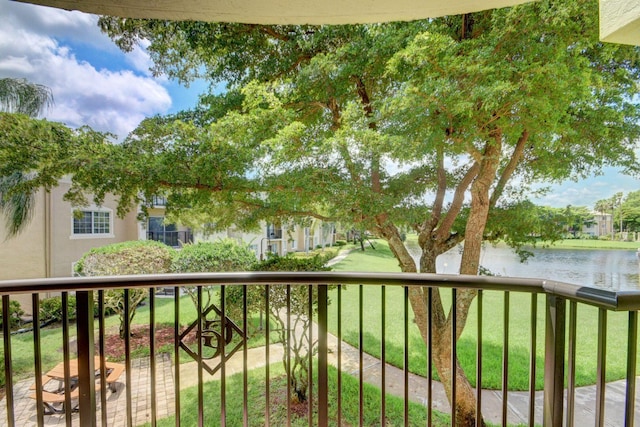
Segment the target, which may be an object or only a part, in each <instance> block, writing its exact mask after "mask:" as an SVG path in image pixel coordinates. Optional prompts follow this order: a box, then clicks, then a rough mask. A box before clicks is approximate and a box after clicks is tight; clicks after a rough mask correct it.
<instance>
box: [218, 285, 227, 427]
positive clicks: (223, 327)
mask: <svg viewBox="0 0 640 427" xmlns="http://www.w3.org/2000/svg"><path fill="white" fill-rule="evenodd" d="M225 300H226V298H225V286H224V285H220V313H221V314H220V335H221V336H222V339H221V340H220V425H223V426H225V425H227V363H226V362H227V350H226V343H227V318H226V307H225V303H226V301H225Z"/></svg>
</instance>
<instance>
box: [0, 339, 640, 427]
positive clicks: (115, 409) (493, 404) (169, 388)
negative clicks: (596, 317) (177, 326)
mask: <svg viewBox="0 0 640 427" xmlns="http://www.w3.org/2000/svg"><path fill="white" fill-rule="evenodd" d="M329 350H330V354H329V362H330V363H332V364H333V365H336V364H337V360H336V355H337V339H336V338H335V337H333V336H331V335H330V336H329ZM282 353H283V349H282V347H281V346H279V345H272V346H271V347H270V352H269V357H270V362H271V363H281V360H282ZM247 360H248V365H249V369H252V368H258V367H261V366H264V364H265V350H264V347H261V348H254V349H249V350H248V351H247ZM131 364H132V369H131V375H132V382H133V389H132V391H131V393H132V405H133V410H132V412H133V424H134V425H140V424H144V423H145V422H150V421H151V420H150V418H149V417H148V414H149V412H150V407H151V403H150V391H149V389H150V380H149V377H150V367H149V361H148V359H133V360H132V361H131ZM358 366H359V352H358V349H357V348H354V347H352V346H350V345H348V344H345V343H343V344H342V370H343V372H345V373H348V374H350V375H354V376H356V377H357V376H358V375H359V369H358ZM242 367H243V359H242V352H241V351H240V352H238V353H236V355H234V357H232V358H231V360H229V361H228V362H227V364H226V367H225V369H226V372H227V375H232V374H235V373H239V372H242ZM380 368H381V362H380V360H378V359H376V358H374V357H372V356H369V355H367V354H364V355H363V379H364V381H365V382H368V383H370V384H373V385H375V386H377V387H379V386H380V380H381V369H380ZM156 370H157V373H158V378H157V384H156V390H157V393H156V396H157V398H158V400H157V410H158V418H162V417H166V416H169V415H172V414H173V409H174V407H175V401H174V395H173V393H174V390H173V385H174V370H173V366H172V363H171V358H170V357H169V355H166V354H164V355H158V356H157V365H156ZM197 372H198V369H197V363H196V362H188V363H183V364H182V365H181V368H180V388H181V389H184V388H188V387H192V386H196V385H197V383H198V375H197ZM385 376H386V383H387V392H388V393H391V394H395V395H398V396H400V397H402V396H403V393H404V387H403V381H404V380H403V378H404V373H403V371H402V370H401V369H398V368H395V367H393V366H390V365H387V366H386V369H385ZM203 377H204V381H210V380H213V379H217V378H219V374H216V375H215V376H210V375H209V374H208V373H207V372H203ZM33 382H34V380H33V379H29V380H24V381H20V382H18V383H16V384H14V391H15V394H14V399H15V410H16V424H17V425H25V426H26V425H35V424H36V411H35V405H36V402H35V400H34V399H31V398H29V394H31V393H32V392H33V391H32V390H29V387H30V386H31V385H32V384H33ZM125 383H126V379H125V374H123V375H122V376H121V377H120V380H119V382H118V384H117V386H118V387H117V392H116V393H113V394H112V393H111V392H107V400H108V402H109V404H108V407H109V413H108V416H107V419H108V425H109V426H112V427H124V426H126V393H125V388H124V387H125V385H126V384H125ZM636 384H637V386H636V387H640V380H638V379H637V380H636ZM426 389H427V381H426V380H425V379H424V378H422V377H418V376H415V375H410V376H409V396H410V399H411V400H413V401H416V402H419V403H422V404H426ZM624 398H625V381H624V380H621V381H616V382H614V383H610V384H608V385H607V390H606V408H605V425H607V426H619V425H622V424H623V422H624V420H623V417H624ZM432 399H433V402H432V404H433V408H434V409H435V410H438V411H441V412H449V411H450V407H449V404H448V401H447V399H446V396H445V394H444V389H443V387H442V385H441V384H439V383H437V382H435V381H434V382H433V397H432ZM575 401H576V408H575V425H591V424H593V422H594V419H595V407H596V387H595V386H588V387H580V388H578V389H576V398H575ZM528 402H529V395H528V392H510V393H509V395H508V422H509V424H519V423H526V422H527V420H528V408H529V406H528ZM542 402H543V394H542V391H539V392H537V393H536V408H537V410H536V414H535V417H536V424H540V425H541V424H542V406H543V404H542ZM482 403H483V405H482V406H483V416H484V417H485V419H486V420H487V421H490V422H493V423H497V424H499V423H501V417H502V393H501V392H500V391H494V390H484V391H483V393H482ZM97 407H98V411H99V409H100V403H99V398H98V404H97ZM636 408H637V410H636V418H637V419H640V397H638V398H636ZM99 417H100V415H98V422H99V419H100V418H99ZM0 419H6V402H5V400H4V399H2V401H0ZM44 423H45V425H46V426H58V425H60V426H62V425H65V415H64V414H59V415H58V414H56V415H45V417H44ZM73 425H79V417H78V414H77V413H75V412H74V413H73Z"/></svg>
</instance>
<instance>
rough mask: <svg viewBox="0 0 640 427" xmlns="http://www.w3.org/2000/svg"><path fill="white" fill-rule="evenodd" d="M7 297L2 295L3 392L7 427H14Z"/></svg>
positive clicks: (9, 318) (9, 319)
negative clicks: (5, 403)
mask: <svg viewBox="0 0 640 427" xmlns="http://www.w3.org/2000/svg"><path fill="white" fill-rule="evenodd" d="M9 303H10V300H9V295H2V340H3V345H4V379H5V384H4V390H5V396H4V398H5V400H6V402H7V427H15V425H16V416H15V408H14V406H13V404H14V399H13V371H12V370H11V365H12V360H13V359H12V357H11V324H10V323H9V322H10V321H11V315H10V313H9V307H10V306H9Z"/></svg>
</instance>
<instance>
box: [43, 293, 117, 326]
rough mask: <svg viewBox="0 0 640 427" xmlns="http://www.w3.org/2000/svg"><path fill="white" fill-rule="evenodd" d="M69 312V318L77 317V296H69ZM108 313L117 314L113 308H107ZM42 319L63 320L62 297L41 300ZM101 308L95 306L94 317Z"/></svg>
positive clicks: (44, 320)
mask: <svg viewBox="0 0 640 427" xmlns="http://www.w3.org/2000/svg"><path fill="white" fill-rule="evenodd" d="M67 310H68V311H67V314H68V316H69V320H75V318H76V297H75V296H74V295H69V296H68V297H67ZM105 311H106V314H115V313H114V312H113V310H105ZM39 313H40V321H41V322H49V321H51V322H60V321H62V297H61V296H56V297H51V298H44V299H42V300H40V310H39ZM99 314H100V308H99V307H98V306H97V305H94V307H93V317H98V315H99Z"/></svg>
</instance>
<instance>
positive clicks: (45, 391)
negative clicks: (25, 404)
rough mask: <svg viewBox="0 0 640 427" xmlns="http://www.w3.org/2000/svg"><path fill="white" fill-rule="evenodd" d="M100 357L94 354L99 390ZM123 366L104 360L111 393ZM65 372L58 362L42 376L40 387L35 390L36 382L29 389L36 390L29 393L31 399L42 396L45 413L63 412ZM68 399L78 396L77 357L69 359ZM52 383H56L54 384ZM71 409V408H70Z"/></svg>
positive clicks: (98, 388) (62, 363)
mask: <svg viewBox="0 0 640 427" xmlns="http://www.w3.org/2000/svg"><path fill="white" fill-rule="evenodd" d="M100 363H101V361H100V357H99V356H96V358H95V359H94V364H95V367H96V390H100V389H101V387H102V385H101V383H100V382H98V381H101V378H100ZM124 369H125V366H124V365H123V364H120V363H113V362H105V370H106V378H105V381H104V382H105V383H106V384H107V387H108V388H109V390H110V391H111V392H112V393H115V392H116V382H117V380H118V378H119V377H120V375H122V373H123V372H124ZM64 381H65V373H64V362H60V363H59V364H57V365H56V366H55V367H53V368H52V369H51V370H50V371H48V372H47V373H46V374H45V375H43V376H42V389H41V390H36V389H37V386H36V384H33V385H32V386H31V387H30V388H29V389H30V390H36V391H35V392H34V393H32V394H31V395H29V397H30V398H32V399H38V395H41V396H42V401H43V403H44V406H45V414H47V415H51V414H54V413H64V411H65V407H64V405H65V402H66V395H65V387H64ZM69 381H70V384H69V386H70V387H69V389H70V393H69V400H70V401H72V400H75V399H78V397H80V389H79V388H78V359H72V360H69ZM54 383H56V384H55V385H54ZM72 409H73V408H72Z"/></svg>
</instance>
